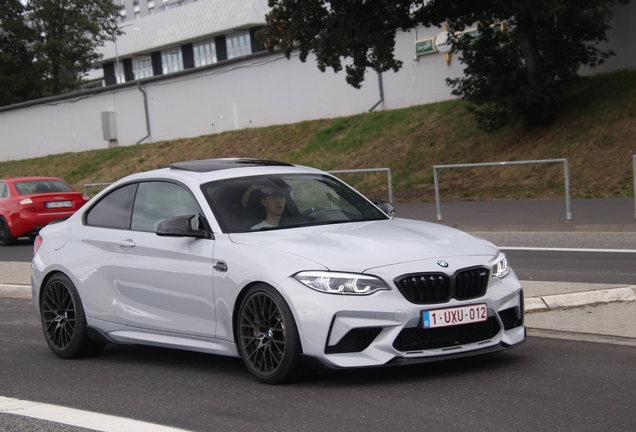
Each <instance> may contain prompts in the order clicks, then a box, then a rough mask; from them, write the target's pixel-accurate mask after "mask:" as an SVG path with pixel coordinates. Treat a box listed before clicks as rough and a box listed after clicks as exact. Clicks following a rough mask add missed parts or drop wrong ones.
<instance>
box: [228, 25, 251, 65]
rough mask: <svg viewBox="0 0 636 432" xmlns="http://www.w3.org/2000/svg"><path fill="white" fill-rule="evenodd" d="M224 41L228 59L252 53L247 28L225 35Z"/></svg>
mask: <svg viewBox="0 0 636 432" xmlns="http://www.w3.org/2000/svg"><path fill="white" fill-rule="evenodd" d="M225 41H226V44H227V58H229V59H231V58H234V57H239V56H244V55H247V54H251V53H252V44H251V42H250V32H249V31H247V30H245V31H238V32H235V33H232V34H229V35H226V36H225Z"/></svg>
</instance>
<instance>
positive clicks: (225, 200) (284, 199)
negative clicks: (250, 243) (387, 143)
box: [201, 174, 388, 233]
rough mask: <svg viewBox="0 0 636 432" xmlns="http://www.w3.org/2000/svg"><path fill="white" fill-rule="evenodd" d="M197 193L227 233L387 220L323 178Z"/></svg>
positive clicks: (253, 181)
mask: <svg viewBox="0 0 636 432" xmlns="http://www.w3.org/2000/svg"><path fill="white" fill-rule="evenodd" d="M201 190H202V191H203V194H204V195H205V196H206V198H207V201H208V204H209V205H210V208H211V209H212V212H213V213H214V216H215V217H216V219H217V221H218V222H219V225H220V226H221V229H222V230H223V232H227V233H232V232H245V231H260V230H270V229H288V228H295V227H302V226H309V225H322V224H333V223H347V222H360V221H371V220H381V219H388V216H386V215H385V214H384V213H383V212H382V211H380V210H379V209H378V208H377V207H375V206H374V205H373V204H371V203H369V201H367V200H366V199H365V198H364V197H363V196H361V195H360V194H359V193H358V192H357V191H355V190H354V189H352V188H351V187H350V186H348V185H347V184H345V183H343V182H342V181H340V180H338V179H336V178H334V177H329V176H325V175H307V174H301V175H299V174H296V175H294V174H289V175H276V176H274V175H271V176H255V177H241V178H235V179H228V180H221V181H215V182H210V183H206V184H204V185H202V186H201Z"/></svg>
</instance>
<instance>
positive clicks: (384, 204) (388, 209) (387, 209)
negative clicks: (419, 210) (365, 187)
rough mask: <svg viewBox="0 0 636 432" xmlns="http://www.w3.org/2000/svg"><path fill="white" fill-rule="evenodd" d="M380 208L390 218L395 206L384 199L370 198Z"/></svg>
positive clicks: (393, 213) (393, 214) (392, 215)
mask: <svg viewBox="0 0 636 432" xmlns="http://www.w3.org/2000/svg"><path fill="white" fill-rule="evenodd" d="M372 202H373V204H375V205H376V206H377V207H378V208H379V209H380V210H382V211H383V212H384V213H386V215H387V216H388V217H390V218H392V217H394V216H395V206H394V205H393V204H391V203H390V202H388V201H384V200H372Z"/></svg>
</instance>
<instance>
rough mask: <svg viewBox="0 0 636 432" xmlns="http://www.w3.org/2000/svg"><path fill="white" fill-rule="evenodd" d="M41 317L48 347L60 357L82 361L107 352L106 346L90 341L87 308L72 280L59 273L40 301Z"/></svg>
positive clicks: (50, 281)
mask: <svg viewBox="0 0 636 432" xmlns="http://www.w3.org/2000/svg"><path fill="white" fill-rule="evenodd" d="M40 313H41V318H42V329H43V331H44V337H45V338H46V343H47V344H48V345H49V348H50V349H51V351H53V353H54V354H55V355H56V356H58V357H60V358H63V359H71V358H78V357H84V356H88V355H94V354H97V353H99V352H100V351H101V350H102V348H104V345H105V344H104V343H103V342H94V341H91V340H90V339H89V337H88V333H87V331H86V317H85V315H84V308H83V307H82V302H81V300H80V297H79V294H78V293H77V290H76V289H75V285H73V282H71V280H70V279H69V278H68V276H66V275H64V274H62V273H58V274H56V275H54V276H53V277H51V279H49V280H48V281H47V283H46V285H45V286H44V289H43V290H42V296H41V299H40Z"/></svg>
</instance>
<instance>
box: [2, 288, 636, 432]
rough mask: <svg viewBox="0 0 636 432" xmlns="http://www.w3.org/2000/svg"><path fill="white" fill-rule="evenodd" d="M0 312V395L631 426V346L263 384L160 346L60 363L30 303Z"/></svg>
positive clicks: (376, 427)
mask: <svg viewBox="0 0 636 432" xmlns="http://www.w3.org/2000/svg"><path fill="white" fill-rule="evenodd" d="M0 316H2V319H1V320H0V353H1V354H0V395H3V396H6V397H12V398H18V399H27V400H31V401H38V402H44V403H50V404H56V405H62V406H66V407H73V408H77V409H82V410H88V411H96V412H100V413H105V414H111V415H117V416H123V417H128V418H133V419H137V420H143V421H148V422H154V423H159V424H162V425H168V426H173V427H180V428H184V429H188V430H193V431H211V430H214V431H243V430H267V431H299V430H305V431H320V432H323V431H325V430H337V431H354V430H355V431H358V430H367V431H387V430H423V429H432V430H453V431H471V432H474V431H476V430H479V431H490V430H492V431H495V430H496V431H500V430H515V431H532V432H535V431H537V430H550V431H573V430H576V431H597V430H615V431H620V430H624V431H628V430H635V429H636V417H634V415H633V412H634V408H635V407H636V405H635V404H636V402H634V401H636V374H635V373H634V368H633V365H634V357H635V356H636V348H635V347H628V346H620V345H609V344H597V343H590V342H575V341H566V340H558V339H547V338H532V337H530V338H529V339H528V341H527V342H526V343H525V344H524V345H521V346H520V347H517V348H515V349H513V350H510V351H506V352H504V353H499V354H494V355H488V356H481V357H472V358H466V359H462V360H452V361H445V362H439V363H430V364H426V365H419V366H408V367H399V368H383V369H366V370H355V371H346V372H337V373H332V374H328V375H309V376H307V377H305V379H304V380H302V381H300V382H297V383H293V384H290V385H285V386H266V385H262V384H258V383H257V382H256V381H255V380H253V379H252V378H251V377H250V375H249V374H248V373H247V371H246V370H245V369H244V367H243V364H242V362H241V361H240V360H239V359H233V358H225V357H218V356H212V355H207V354H199V353H188V352H181V351H175V350H168V349H159V348H151V347H138V346H114V345H109V346H107V348H106V349H105V350H104V351H103V353H102V354H101V355H99V356H97V357H94V358H89V359H82V360H60V359H58V358H56V357H55V356H54V355H53V354H52V353H51V352H50V351H49V349H48V347H47V346H46V343H45V342H44V338H43V335H42V330H41V327H40V325H39V322H38V320H37V319H36V317H35V314H34V312H33V307H32V305H31V302H30V301H29V300H21V299H6V298H3V299H0ZM7 416H9V415H7V414H5V415H3V416H2V417H1V418H0V424H3V422H7V421H10V420H12V418H9V419H7ZM9 417H11V416H9ZM18 420H21V419H18ZM64 428H65V426H60V428H59V429H53V430H66V429H64ZM12 430H28V429H12ZM68 430H76V429H68Z"/></svg>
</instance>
